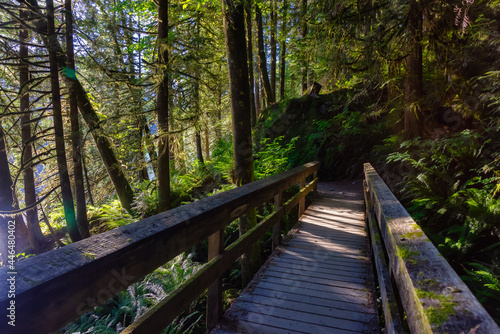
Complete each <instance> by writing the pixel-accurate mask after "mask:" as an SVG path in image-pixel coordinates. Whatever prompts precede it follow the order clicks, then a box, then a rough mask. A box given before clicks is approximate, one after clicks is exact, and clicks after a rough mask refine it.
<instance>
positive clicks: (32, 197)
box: [19, 9, 46, 253]
mask: <svg viewBox="0 0 500 334" xmlns="http://www.w3.org/2000/svg"><path fill="white" fill-rule="evenodd" d="M20 18H21V19H22V20H27V19H28V14H27V12H26V10H25V9H21V10H20ZM19 40H20V41H21V44H20V46H19V56H20V61H21V64H20V66H19V82H20V87H21V88H20V96H21V98H20V104H19V107H20V111H21V114H22V115H21V139H22V142H23V154H22V165H23V167H24V173H23V174H24V175H23V176H24V202H25V203H26V207H30V206H32V205H34V204H35V203H36V191H35V178H34V174H33V164H32V158H33V151H32V145H33V144H32V132H31V121H30V119H31V114H30V111H29V105H30V98H29V87H28V81H29V66H28V63H27V57H28V46H27V45H26V44H24V43H25V42H27V41H28V30H27V29H21V30H20V31H19ZM26 221H27V223H28V229H29V233H28V236H29V241H30V245H31V247H32V248H33V251H34V252H35V253H38V252H39V251H40V250H41V249H42V247H43V246H44V244H45V241H46V240H45V237H44V236H43V233H42V230H41V229H40V222H39V221H38V212H37V208H36V206H35V207H33V208H32V209H30V210H28V211H26Z"/></svg>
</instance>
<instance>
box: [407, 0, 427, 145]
mask: <svg viewBox="0 0 500 334" xmlns="http://www.w3.org/2000/svg"><path fill="white" fill-rule="evenodd" d="M409 6H410V9H409V13H408V42H409V48H410V54H409V55H408V57H407V58H406V67H407V72H408V76H407V79H406V85H405V102H406V106H405V111H404V136H405V138H406V139H411V138H415V137H418V136H421V135H422V116H421V112H420V105H419V101H420V99H421V98H422V94H423V93H422V92H423V88H422V86H423V75H422V73H423V70H422V9H421V7H420V3H419V2H418V1H416V0H410V4H409Z"/></svg>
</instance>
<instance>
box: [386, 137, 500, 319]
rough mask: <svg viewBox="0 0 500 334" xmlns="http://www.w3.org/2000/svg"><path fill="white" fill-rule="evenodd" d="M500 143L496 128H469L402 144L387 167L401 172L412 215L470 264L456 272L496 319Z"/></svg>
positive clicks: (450, 255)
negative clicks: (471, 129) (477, 129)
mask: <svg viewBox="0 0 500 334" xmlns="http://www.w3.org/2000/svg"><path fill="white" fill-rule="evenodd" d="M499 144H500V140H499V137H498V129H495V128H493V129H487V130H485V131H482V132H473V131H470V130H465V131H462V132H460V133H457V134H454V135H452V136H451V137H450V138H441V139H436V140H422V139H420V138H418V139H415V140H411V141H406V142H403V143H401V145H400V148H399V151H397V152H394V153H392V154H390V155H389V156H388V158H387V162H388V168H387V169H388V170H390V171H393V172H398V171H399V172H400V174H401V175H399V177H400V179H399V180H400V182H398V183H397V184H393V186H395V189H397V188H399V189H400V193H401V195H402V196H401V198H403V200H405V201H408V202H409V203H410V207H409V208H408V211H409V212H410V213H411V214H412V216H413V217H414V219H415V220H417V221H418V223H419V225H422V226H423V227H424V228H426V229H427V231H426V232H427V234H428V235H429V236H430V237H431V239H433V241H434V243H435V244H438V248H439V250H440V252H441V253H442V254H443V255H444V256H445V257H446V258H447V259H448V260H449V261H451V263H464V262H465V263H468V264H467V265H466V266H465V265H462V266H460V267H458V268H456V269H457V270H458V271H459V272H461V274H462V275H463V276H462V277H463V279H464V281H465V282H466V283H467V284H468V285H469V287H470V288H471V290H472V291H473V292H474V293H475V295H476V296H477V297H478V298H479V299H480V301H481V302H483V303H484V305H485V306H487V307H489V311H491V312H493V316H494V317H495V314H496V317H498V310H497V309H496V305H498V301H499V300H500V291H499V290H500V285H499V281H498V273H499V272H500V230H499V227H498V222H499V221H500V197H499V196H498V192H497V189H498V183H499V180H500V179H499V176H498V169H499V167H500V166H499V164H498V162H499V160H498V147H499ZM387 145H391V146H392V145H394V140H391V141H390V142H388V143H387ZM386 178H388V179H390V178H391V175H386ZM393 179H398V178H397V177H393Z"/></svg>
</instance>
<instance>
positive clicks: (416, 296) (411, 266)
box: [364, 164, 500, 334]
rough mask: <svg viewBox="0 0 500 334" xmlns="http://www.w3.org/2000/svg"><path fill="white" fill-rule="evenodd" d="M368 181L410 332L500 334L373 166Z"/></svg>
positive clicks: (366, 168)
mask: <svg viewBox="0 0 500 334" xmlns="http://www.w3.org/2000/svg"><path fill="white" fill-rule="evenodd" d="M364 171H365V179H366V183H367V186H368V188H369V193H370V197H371V199H372V202H373V206H374V211H375V215H376V217H377V221H378V225H379V227H380V231H381V235H382V239H383V243H384V244H385V249H386V250H387V254H388V257H389V267H390V271H391V272H392V275H393V277H394V279H395V281H396V285H397V288H398V290H399V295H400V298H401V301H402V304H403V308H404V310H405V312H406V315H407V321H408V325H409V327H410V330H411V332H412V333H457V334H458V333H477V334H479V333H484V334H491V333H500V329H499V327H498V326H497V325H496V323H495V322H494V321H493V319H492V318H491V316H490V315H489V314H488V313H487V312H486V310H485V309H484V308H483V307H482V305H481V304H480V303H479V301H478V300H477V299H476V297H475V296H474V295H473V294H472V293H471V292H470V290H469V288H468V287H467V286H466V285H465V283H464V282H463V281H462V280H461V279H460V277H459V276H458V275H457V273H456V272H455V271H454V270H453V268H452V267H451V266H450V265H449V264H448V262H447V261H446V260H445V259H444V258H443V256H442V255H441V254H440V253H439V251H438V250H437V249H436V247H434V245H433V244H432V242H431V241H430V240H429V239H428V238H427V236H426V235H425V233H424V232H423V231H422V230H421V228H420V227H419V226H418V225H417V224H416V223H415V221H414V220H413V219H412V218H411V216H410V215H409V214H408V212H407V211H406V210H405V208H404V207H403V206H402V205H401V203H399V201H398V200H397V198H396V197H395V196H394V195H393V194H392V192H391V191H390V190H389V188H388V187H387V185H386V184H385V183H384V181H383V180H382V179H381V178H380V176H379V175H378V174H377V172H376V171H375V169H374V168H373V167H372V166H371V165H370V164H365V165H364Z"/></svg>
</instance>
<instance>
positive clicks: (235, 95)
mask: <svg viewBox="0 0 500 334" xmlns="http://www.w3.org/2000/svg"><path fill="white" fill-rule="evenodd" d="M223 11H224V32H225V41H226V55H227V65H228V70H229V87H230V96H231V114H232V120H233V158H234V171H233V173H234V180H235V183H236V185H237V186H241V185H243V184H247V183H250V182H252V181H253V180H254V174H253V156H252V133H251V115H250V103H249V102H250V87H249V83H248V63H247V53H246V41H245V16H244V3H243V2H242V1H239V0H223ZM256 224H257V220H256V216H255V210H252V211H251V212H250V213H249V214H247V215H244V216H242V217H241V218H240V220H239V230H240V235H243V234H244V233H245V232H247V231H248V230H249V229H251V228H252V227H253V226H255V225H256ZM260 263H261V258H260V246H259V243H256V244H255V245H254V246H253V247H252V248H251V250H250V251H249V252H247V253H245V254H244V255H243V256H242V261H241V277H242V282H243V285H246V284H248V282H249V281H250V280H251V279H252V277H253V275H254V273H255V272H256V271H257V270H258V269H259V267H260Z"/></svg>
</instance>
